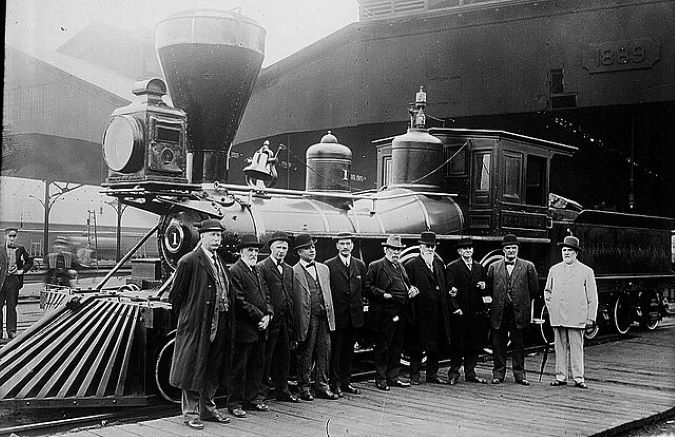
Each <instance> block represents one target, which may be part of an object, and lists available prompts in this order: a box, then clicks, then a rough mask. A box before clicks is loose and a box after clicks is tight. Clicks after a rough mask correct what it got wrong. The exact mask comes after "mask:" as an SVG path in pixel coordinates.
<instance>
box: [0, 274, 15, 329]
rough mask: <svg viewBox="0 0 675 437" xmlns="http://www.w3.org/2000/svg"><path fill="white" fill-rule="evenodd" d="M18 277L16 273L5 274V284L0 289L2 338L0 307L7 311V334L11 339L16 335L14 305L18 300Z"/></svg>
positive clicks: (0, 322) (1, 324) (0, 320)
mask: <svg viewBox="0 0 675 437" xmlns="http://www.w3.org/2000/svg"><path fill="white" fill-rule="evenodd" d="M19 279H20V278H19V277H18V276H17V275H7V277H6V278H5V284H4V285H3V286H2V290H0V338H2V326H3V318H2V308H3V307H5V308H6V310H5V311H6V312H7V326H6V331H7V336H8V337H9V338H10V339H11V338H14V336H15V335H16V319H17V317H16V305H17V303H18V301H19V289H20V287H19V284H20V282H19Z"/></svg>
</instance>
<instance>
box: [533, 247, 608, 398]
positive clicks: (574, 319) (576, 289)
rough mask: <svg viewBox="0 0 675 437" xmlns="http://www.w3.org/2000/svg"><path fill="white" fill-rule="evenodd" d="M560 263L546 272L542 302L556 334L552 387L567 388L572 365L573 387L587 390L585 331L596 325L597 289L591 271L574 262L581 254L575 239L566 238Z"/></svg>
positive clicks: (583, 265) (576, 261)
mask: <svg viewBox="0 0 675 437" xmlns="http://www.w3.org/2000/svg"><path fill="white" fill-rule="evenodd" d="M558 246H561V253H562V259H563V260H562V262H560V263H558V264H556V265H554V266H553V267H551V269H550V270H549V271H548V278H547V279H546V287H545V288H544V299H545V301H546V307H547V308H548V314H549V317H550V320H551V327H552V328H553V333H554V334H555V381H551V385H552V386H554V387H560V386H563V385H567V368H568V365H570V364H571V367H572V378H573V379H574V385H575V387H579V388H588V385H587V384H586V382H585V381H584V329H585V328H587V327H591V326H593V325H594V324H595V317H596V315H597V312H598V288H597V286H596V284H595V274H594V272H593V269H592V268H590V267H588V266H586V265H585V264H583V263H581V262H579V260H577V256H578V254H579V252H581V251H582V249H581V246H580V245H579V239H578V238H577V237H572V236H568V237H565V239H564V240H563V242H562V243H558Z"/></svg>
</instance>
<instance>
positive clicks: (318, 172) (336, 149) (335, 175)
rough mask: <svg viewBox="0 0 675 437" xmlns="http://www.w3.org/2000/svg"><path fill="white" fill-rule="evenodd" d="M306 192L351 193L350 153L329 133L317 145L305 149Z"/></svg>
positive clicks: (347, 148)
mask: <svg viewBox="0 0 675 437" xmlns="http://www.w3.org/2000/svg"><path fill="white" fill-rule="evenodd" d="M306 158H307V167H309V168H308V169H307V176H306V179H305V187H306V190H307V191H314V192H339V193H349V192H350V191H351V175H352V151H351V150H350V149H349V147H347V146H345V145H343V144H340V143H338V140H337V138H336V137H335V135H333V134H332V133H331V132H330V131H328V133H327V134H326V135H324V136H323V137H322V138H321V141H320V142H319V143H317V144H314V145H312V146H310V148H309V149H307V154H306Z"/></svg>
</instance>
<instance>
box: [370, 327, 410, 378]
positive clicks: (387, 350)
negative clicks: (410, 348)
mask: <svg viewBox="0 0 675 437" xmlns="http://www.w3.org/2000/svg"><path fill="white" fill-rule="evenodd" d="M383 328H384V329H383ZM401 352H403V322H402V321H401V320H399V321H397V322H393V321H392V323H390V324H389V323H387V324H386V326H382V327H380V330H379V331H378V332H377V334H376V339H375V348H374V350H373V355H374V361H375V381H376V382H383V381H385V380H389V381H391V380H394V379H396V378H398V376H399V374H400V372H401Z"/></svg>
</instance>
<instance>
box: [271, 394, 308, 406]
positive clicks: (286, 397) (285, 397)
mask: <svg viewBox="0 0 675 437" xmlns="http://www.w3.org/2000/svg"><path fill="white" fill-rule="evenodd" d="M277 400H278V401H281V402H293V403H295V404H299V403H300V402H302V400H300V398H299V397H297V396H293V395H292V394H291V393H284V394H283V395H281V396H277Z"/></svg>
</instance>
